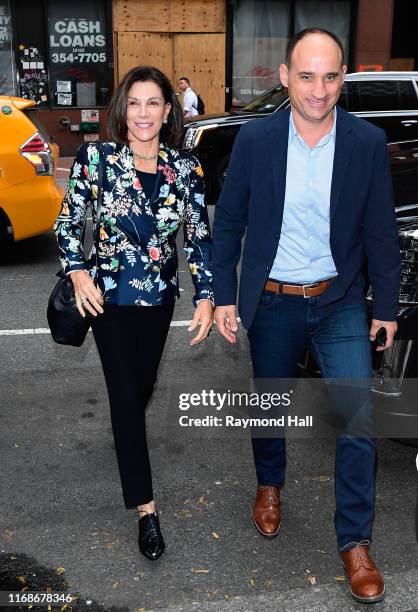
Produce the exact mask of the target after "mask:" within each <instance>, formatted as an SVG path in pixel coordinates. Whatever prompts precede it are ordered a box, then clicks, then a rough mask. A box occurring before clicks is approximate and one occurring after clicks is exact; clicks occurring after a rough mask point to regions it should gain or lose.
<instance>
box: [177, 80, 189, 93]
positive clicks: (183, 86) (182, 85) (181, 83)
mask: <svg viewBox="0 0 418 612" xmlns="http://www.w3.org/2000/svg"><path fill="white" fill-rule="evenodd" d="M187 88H188V84H187V81H185V80H184V79H180V81H179V89H180V91H186V89H187Z"/></svg>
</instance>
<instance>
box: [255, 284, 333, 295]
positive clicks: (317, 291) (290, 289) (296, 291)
mask: <svg viewBox="0 0 418 612" xmlns="http://www.w3.org/2000/svg"><path fill="white" fill-rule="evenodd" d="M330 284H331V280H324V281H321V282H320V283H314V284H312V285H288V284H286V283H279V282H278V281H272V280H268V281H267V282H266V285H265V287H264V289H265V290H266V291H274V293H287V294H288V295H303V297H305V298H309V297H317V296H318V295H321V293H324V291H325V290H326V289H328V287H329V286H330Z"/></svg>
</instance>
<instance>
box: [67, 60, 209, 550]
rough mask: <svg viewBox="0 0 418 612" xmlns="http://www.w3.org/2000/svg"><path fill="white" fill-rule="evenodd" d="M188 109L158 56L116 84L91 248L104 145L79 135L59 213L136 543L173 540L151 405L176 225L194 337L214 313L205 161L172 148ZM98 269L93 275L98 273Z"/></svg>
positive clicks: (166, 322) (169, 306) (173, 287)
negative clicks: (151, 440)
mask: <svg viewBox="0 0 418 612" xmlns="http://www.w3.org/2000/svg"><path fill="white" fill-rule="evenodd" d="M182 127H183V118H182V111H181V108H180V105H179V103H178V100H177V97H176V95H175V93H174V91H173V88H172V86H171V84H170V82H169V81H168V79H167V78H166V77H165V75H164V74H163V73H161V72H160V71H159V70H157V69H156V68H152V67H138V68H134V69H132V70H131V71H130V72H128V73H127V74H126V76H125V77H124V79H123V80H122V82H121V83H120V85H119V87H118V89H117V90H116V91H115V93H114V95H113V98H112V102H111V104H110V108H109V114H108V131H109V134H110V136H111V139H112V142H106V143H104V144H103V145H101V149H102V154H101V155H102V157H101V159H102V162H101V163H103V180H102V198H101V211H100V219H99V220H98V223H99V229H100V240H99V247H98V257H97V269H96V253H95V247H93V249H92V253H91V255H90V258H89V260H86V258H85V255H84V252H83V247H82V243H81V240H80V239H81V235H82V231H83V227H84V223H85V219H86V211H87V207H88V205H89V203H91V206H92V213H93V220H94V221H96V212H97V193H98V168H99V158H100V155H99V147H98V146H97V145H96V144H93V143H92V144H86V145H82V146H81V147H80V149H79V150H78V154H77V157H76V159H75V161H74V164H73V167H72V170H71V175H70V181H69V187H68V190H67V192H66V194H65V197H64V200H63V204H62V210H61V213H60V215H59V217H58V219H57V221H56V223H55V232H56V235H57V239H58V244H59V249H60V260H61V263H62V266H63V269H64V272H65V273H66V274H70V275H71V279H72V281H73V284H74V290H75V295H76V301H77V306H78V309H79V311H80V313H81V314H82V315H83V316H85V314H86V311H87V312H88V313H90V314H91V315H93V317H94V318H93V322H92V328H93V335H94V339H95V342H96V345H97V348H98V351H99V355H100V359H101V362H102V366H103V370H104V375H105V379H106V384H107V388H108V393H109V401H110V411H111V419H112V427H113V434H114V439H115V448H116V454H117V458H118V464H119V471H120V476H121V483H122V491H123V495H124V501H125V505H126V507H127V508H137V509H138V512H139V536H138V542H139V548H140V550H141V552H142V553H143V554H144V555H145V556H146V557H147V558H149V559H157V558H158V557H159V556H161V554H162V553H163V551H164V547H165V545H164V540H163V537H162V535H161V531H160V527H159V520H158V515H157V513H156V508H155V502H154V496H153V490H152V477H151V469H150V463H149V456H148V448H147V440H146V434H145V408H146V406H147V404H148V401H149V399H150V397H151V394H152V390H153V385H154V382H155V379H156V375H157V370H158V365H159V362H160V359H161V355H162V352H163V349H164V344H165V340H166V337H167V333H168V329H169V326H170V322H171V319H172V315H173V309H174V301H175V298H176V297H178V296H179V287H178V270H177V268H178V262H177V253H176V243H175V239H176V235H177V231H178V229H179V227H180V225H183V228H184V249H185V252H186V256H187V260H188V264H189V268H190V271H191V274H192V279H193V283H194V287H195V293H196V294H195V297H194V298H193V301H194V303H195V305H196V310H195V314H194V318H193V321H192V324H191V326H190V330H191V331H193V330H195V329H197V328H198V327H200V329H199V331H198V333H197V335H196V336H195V337H194V338H193V340H192V341H191V344H197V343H198V342H201V341H202V340H203V339H204V338H206V336H207V335H208V333H209V331H210V327H211V324H212V318H213V317H212V310H213V306H212V302H213V294H212V286H211V280H212V275H211V241H210V234H209V223H208V215H207V210H206V206H205V202H204V182H203V173H202V168H201V166H200V164H199V162H198V161H197V159H196V158H194V157H193V156H191V155H190V154H188V153H185V152H182V151H177V150H175V149H173V148H171V147H172V146H173V144H175V143H176V142H177V141H178V139H179V137H180V135H181V133H182ZM93 279H94V280H93Z"/></svg>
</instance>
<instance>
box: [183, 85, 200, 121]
mask: <svg viewBox="0 0 418 612" xmlns="http://www.w3.org/2000/svg"><path fill="white" fill-rule="evenodd" d="M178 87H179V90H180V92H181V93H182V94H183V113H184V116H185V117H194V116H195V115H198V114H199V113H198V110H197V95H196V94H195V92H194V91H193V89H192V88H191V87H190V81H189V79H188V78H187V77H181V79H180V80H179V82H178Z"/></svg>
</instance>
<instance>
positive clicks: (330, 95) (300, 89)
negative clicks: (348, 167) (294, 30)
mask: <svg viewBox="0 0 418 612" xmlns="http://www.w3.org/2000/svg"><path fill="white" fill-rule="evenodd" d="M346 70H347V67H346V66H343V65H342V58H341V52H340V49H339V47H338V45H337V44H336V43H335V42H334V41H333V40H332V38H330V37H329V36H326V35H324V34H308V35H307V36H305V38H302V40H301V41H299V42H298V44H297V45H296V47H295V49H294V51H293V54H292V58H291V63H290V68H288V67H287V66H286V64H280V80H281V83H282V85H284V86H285V87H287V88H288V90H289V98H290V103H291V105H292V109H293V111H294V112H296V113H297V115H299V117H300V118H301V119H303V120H304V121H306V122H309V123H310V124H312V123H316V124H320V123H322V122H323V121H325V120H326V119H327V117H328V115H329V113H330V112H331V111H332V109H333V108H334V106H335V105H336V103H337V101H338V98H339V96H340V92H341V87H342V84H343V81H344V75H345V72H346Z"/></svg>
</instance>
